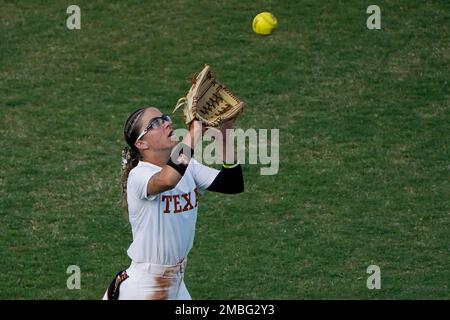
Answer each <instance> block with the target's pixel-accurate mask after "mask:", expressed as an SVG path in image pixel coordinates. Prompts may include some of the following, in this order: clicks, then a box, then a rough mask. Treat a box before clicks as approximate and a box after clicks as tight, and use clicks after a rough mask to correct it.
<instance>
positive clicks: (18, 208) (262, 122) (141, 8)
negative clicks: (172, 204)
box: [0, 0, 450, 299]
mask: <svg viewBox="0 0 450 320" xmlns="http://www.w3.org/2000/svg"><path fill="white" fill-rule="evenodd" d="M69 4H77V5H79V6H80V8H81V30H72V31H71V30H68V29H67V27H66V19H67V17H68V16H69V15H68V14H67V13H66V8H67V7H68V5H69ZM370 4H377V5H379V6H380V8H381V19H382V20H381V23H382V29H381V30H368V29H367V27H366V19H367V18H368V16H369V14H367V13H366V8H367V7H368V6H369V5H370ZM261 11H271V12H273V13H274V14H275V15H276V16H277V18H278V20H279V26H278V29H277V30H276V31H275V32H274V33H273V34H272V35H271V36H268V37H261V36H258V35H256V34H254V33H253V31H252V29H251V22H252V19H253V17H254V15H255V14H257V13H258V12H261ZM449 22H450V3H449V2H447V1H443V0H442V1H439V0H435V1H406V0H404V1H381V0H380V1H377V2H376V3H372V2H364V1H363V2H361V1H357V0H351V1H312V0H308V1H297V0H292V1H260V2H256V1H237V0H236V1H234V0H233V1H221V2H217V1H206V0H202V1H183V0H178V1H175V0H167V1H163V2H159V1H158V2H157V1H137V0H136V1H86V0H83V1H77V2H76V3H72V2H68V1H7V0H0V132H1V140H0V148H1V153H0V219H1V220H0V249H1V258H0V298H1V299H100V298H101V296H102V295H103V292H104V290H105V289H106V287H107V286H108V284H109V282H110V280H111V278H112V276H113V275H114V274H115V273H116V272H117V271H119V270H121V269H122V268H125V267H127V266H128V265H129V259H128V257H127V255H126V250H127V248H128V246H129V244H130V242H131V231H130V228H129V225H128V224H127V222H126V220H125V219H124V218H123V213H122V210H121V205H120V204H121V191H120V182H119V181H120V179H119V177H120V165H121V164H120V154H121V149H122V147H123V146H124V141H123V139H122V125H123V122H124V120H125V119H126V117H127V114H129V113H130V112H131V111H133V110H134V109H136V108H138V107H141V106H150V105H154V106H157V107H159V108H161V109H162V110H163V111H164V112H170V111H171V110H172V106H173V105H174V104H175V102H176V101H177V99H178V98H179V97H181V96H183V95H184V94H185V93H186V91H187V89H188V88H189V83H188V82H186V81H185V79H186V77H187V76H188V75H189V74H192V73H194V72H196V71H198V70H200V69H201V67H202V66H203V64H204V63H209V64H211V65H212V67H213V69H214V70H215V71H216V73H217V74H218V76H219V79H220V80H222V81H223V82H224V83H225V84H227V86H229V87H230V88H231V89H232V91H233V92H235V93H236V94H237V95H238V96H239V97H240V98H242V99H243V100H244V101H246V102H247V108H246V110H245V112H244V113H243V114H242V116H241V118H240V119H239V121H238V127H240V128H243V129H248V128H255V129H259V128H266V129H271V128H278V129H280V170H279V173H278V174H277V175H273V176H261V175H260V174H259V169H260V167H261V166H260V165H246V166H244V174H245V179H246V192H245V193H242V194H240V195H237V196H228V197H225V196H220V195H217V194H207V195H206V196H204V197H203V198H202V199H201V204H200V210H199V218H198V224H197V233H196V240H195V244H194V248H193V250H192V251H191V253H190V256H189V265H188V270H187V274H186V284H187V287H188V289H189V291H190V293H191V295H192V297H193V298H194V299H443V298H444V299H448V298H450V289H449V283H450V268H449V267H450V257H449V247H450V227H449V226H450V185H449V178H450V174H449V171H450V162H449V159H450V153H449V137H450V108H449V105H450V23H449ZM176 123H177V125H178V126H182V121H181V118H180V117H178V118H177V119H176ZM372 264H375V265H378V266H379V267H380V268H381V283H382V287H381V289H380V290H368V289H367V287H366V280H367V277H368V276H369V275H368V274H367V273H366V269H367V267H368V266H369V265H372ZM69 265H78V266H79V267H80V268H81V275H82V278H81V289H80V290H68V289H67V287H66V280H67V277H68V276H69V275H68V274H66V269H67V267H68V266H69Z"/></svg>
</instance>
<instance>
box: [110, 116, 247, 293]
mask: <svg viewBox="0 0 450 320" xmlns="http://www.w3.org/2000/svg"><path fill="white" fill-rule="evenodd" d="M233 122H234V121H233V120H231V121H229V122H227V123H225V124H224V126H223V128H222V130H224V129H227V128H231V127H232V125H233ZM202 133H203V130H202V127H201V123H200V122H198V121H193V122H191V125H190V128H189V133H188V134H187V135H186V137H184V139H183V141H182V144H181V146H184V151H183V153H179V151H178V150H179V148H178V147H179V146H180V144H178V142H177V141H175V140H174V139H173V138H172V137H171V136H172V134H173V127H172V122H171V119H170V117H169V116H167V115H163V114H162V113H161V112H160V111H159V110H158V109H156V108H142V109H138V110H136V111H135V112H133V113H132V114H131V115H130V116H129V117H128V119H127V121H126V123H125V127H124V135H125V140H126V142H127V144H128V148H127V149H126V154H125V159H126V161H125V166H124V171H123V177H122V186H123V189H124V200H125V201H124V202H125V208H126V210H127V212H128V216H129V221H130V224H131V229H132V234H133V242H132V243H131V245H130V247H129V249H128V252H127V253H128V256H129V257H130V258H131V265H130V266H129V268H128V269H126V270H124V271H121V272H119V273H118V274H117V275H116V276H115V277H114V279H113V281H112V283H111V285H110V286H109V288H108V290H107V291H106V293H105V295H104V297H103V299H105V300H116V299H120V300H126V299H133V300H138V299H139V300H141V299H181V300H190V299H191V296H190V295H189V292H188V290H187V289H186V286H185V284H184V280H183V277H184V272H185V268H186V263H187V255H188V253H189V251H190V250H191V248H192V245H193V241H194V233H195V225H196V221H197V210H198V196H199V195H200V194H202V193H203V192H204V191H206V190H209V191H215V192H221V193H229V194H231V193H240V192H242V191H243V190H244V181H243V176H242V169H241V166H240V165H239V164H232V165H225V164H224V165H223V167H222V169H221V170H220V171H219V170H216V169H213V168H210V167H207V166H204V165H202V164H200V163H199V162H197V161H196V160H195V159H193V158H190V157H189V156H190V154H189V153H190V152H186V150H190V151H192V150H193V149H194V147H195V144H196V142H197V140H198V139H199V138H200V137H201V136H202ZM224 137H226V135H225V134H224ZM224 140H225V141H224V146H225V148H224V149H225V150H224V153H223V154H224V156H223V157H224V162H225V161H226V160H227V159H232V156H233V155H230V152H229V150H231V149H232V148H230V147H228V148H227V147H226V146H227V144H228V143H231V142H230V141H227V139H226V138H224ZM175 150H176V151H175ZM174 154H175V156H171V155H174Z"/></svg>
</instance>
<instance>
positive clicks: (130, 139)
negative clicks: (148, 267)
mask: <svg viewBox="0 0 450 320" xmlns="http://www.w3.org/2000/svg"><path fill="white" fill-rule="evenodd" d="M144 111H145V108H140V109H137V110H136V111H134V112H133V113H132V114H130V116H129V117H128V119H127V121H125V126H124V128H123V135H124V137H125V141H126V143H127V146H126V147H125V148H123V150H122V194H123V207H124V209H125V212H126V214H127V215H128V202H127V181H128V175H129V174H130V171H131V169H133V168H134V167H136V166H137V165H138V163H139V160H140V158H141V156H140V153H139V150H138V148H136V146H135V145H134V144H135V142H136V139H137V137H138V136H139V134H140V126H139V123H140V121H139V120H140V119H141V116H142V114H143V113H144Z"/></svg>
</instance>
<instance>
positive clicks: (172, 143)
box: [168, 136, 179, 148]
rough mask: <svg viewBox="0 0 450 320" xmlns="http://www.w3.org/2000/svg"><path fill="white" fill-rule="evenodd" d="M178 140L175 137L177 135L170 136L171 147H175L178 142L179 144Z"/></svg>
mask: <svg viewBox="0 0 450 320" xmlns="http://www.w3.org/2000/svg"><path fill="white" fill-rule="evenodd" d="M178 142H179V141H178V140H177V139H176V138H175V137H173V136H172V137H169V142H168V144H169V146H170V148H173V147H175V146H176V145H177V144H178Z"/></svg>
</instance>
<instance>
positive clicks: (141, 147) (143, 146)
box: [134, 140, 148, 150]
mask: <svg viewBox="0 0 450 320" xmlns="http://www.w3.org/2000/svg"><path fill="white" fill-rule="evenodd" d="M134 145H135V146H136V148H138V149H139V150H146V149H148V142H147V141H145V140H138V141H136V143H135V144H134Z"/></svg>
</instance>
